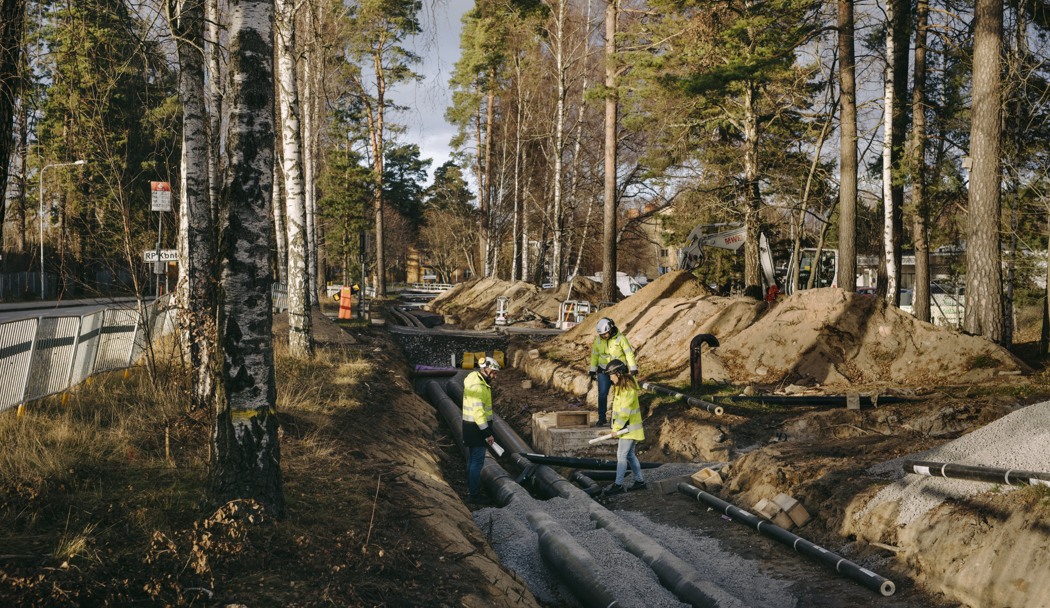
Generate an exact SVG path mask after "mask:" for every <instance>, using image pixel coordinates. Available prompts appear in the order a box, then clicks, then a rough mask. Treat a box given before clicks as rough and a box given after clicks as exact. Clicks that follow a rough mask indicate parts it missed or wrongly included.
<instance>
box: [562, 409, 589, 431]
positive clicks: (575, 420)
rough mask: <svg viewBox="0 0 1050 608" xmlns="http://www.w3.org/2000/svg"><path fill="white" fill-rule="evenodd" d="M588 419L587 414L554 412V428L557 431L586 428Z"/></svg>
mask: <svg viewBox="0 0 1050 608" xmlns="http://www.w3.org/2000/svg"><path fill="white" fill-rule="evenodd" d="M589 419H590V413H589V412H555V413H554V426H556V427H557V428H559V429H567V428H572V427H577V426H587V425H588V421H589Z"/></svg>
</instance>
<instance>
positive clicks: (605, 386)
mask: <svg viewBox="0 0 1050 608" xmlns="http://www.w3.org/2000/svg"><path fill="white" fill-rule="evenodd" d="M596 329H597V331H598V337H596V338H595V339H594V344H593V345H591V367H590V375H591V380H595V379H597V380H598V422H597V423H595V426H605V425H607V424H608V421H607V419H606V417H605V412H606V410H607V409H608V404H609V389H610V388H611V387H612V384H613V383H612V380H610V379H609V375H608V366H609V364H610V363H611V362H612V361H613V360H618V361H620V363H622V364H624V366H625V367H624V371H630V373H631V375H632V376H636V375H638V363H637V362H636V361H635V358H634V349H633V348H631V343H630V342H628V341H627V336H625V335H623V334H622V333H620V331H619V330H618V329H617V328H616V323H613V320H612V319H610V318H609V317H603V318H601V319H598V325H597V327H596Z"/></svg>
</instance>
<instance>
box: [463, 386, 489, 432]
mask: <svg viewBox="0 0 1050 608" xmlns="http://www.w3.org/2000/svg"><path fill="white" fill-rule="evenodd" d="M491 421H492V388H491V387H490V386H489V383H488V382H487V381H486V380H485V377H484V376H482V375H481V372H476V371H475V372H470V373H469V374H467V377H466V378H465V379H464V380H463V422H473V423H474V424H476V425H478V428H479V429H481V430H482V431H484V430H485V429H487V428H488V426H489V422H491Z"/></svg>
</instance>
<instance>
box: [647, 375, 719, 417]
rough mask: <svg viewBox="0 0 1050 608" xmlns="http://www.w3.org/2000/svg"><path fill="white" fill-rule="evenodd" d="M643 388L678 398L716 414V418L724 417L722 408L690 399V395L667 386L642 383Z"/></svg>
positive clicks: (693, 398)
mask: <svg viewBox="0 0 1050 608" xmlns="http://www.w3.org/2000/svg"><path fill="white" fill-rule="evenodd" d="M642 388H644V389H646V390H649V391H653V392H655V393H663V394H664V395H670V396H672V397H677V398H678V399H681V400H684V401H685V402H686V403H688V404H689V405H691V406H693V407H698V408H701V409H703V410H705V411H708V412H710V413H712V414H714V415H715V416H721V415H722V406H720V405H715V404H714V403H710V402H708V401H704V400H702V399H697V398H696V397H690V396H689V395H683V394H682V393H679V392H678V391H676V390H672V389H670V388H667V387H666V386H661V385H659V384H653V383H652V382H642Z"/></svg>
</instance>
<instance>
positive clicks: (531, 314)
mask: <svg viewBox="0 0 1050 608" xmlns="http://www.w3.org/2000/svg"><path fill="white" fill-rule="evenodd" d="M600 294H601V283H596V282H594V281H592V280H590V279H588V278H586V277H577V278H576V279H573V280H572V282H570V283H562V284H561V285H560V286H558V289H540V288H539V287H536V286H535V285H533V284H532V283H527V282H525V281H503V280H501V279H497V278H493V277H487V278H476V279H471V280H470V281H467V282H465V283H460V284H459V285H456V286H455V287H453V288H452V289H450V290H448V291H446V292H444V293H442V294H441V295H439V296H438V297H436V298H434V299H433V300H432V301H431V302H430V303H429V304H427V306H426V307H425V309H426V310H428V311H431V312H435V313H439V314H441V315H444V316H445V320H446V322H447V323H450V324H453V325H459V326H460V327H462V328H464V329H491V328H492V326H493V324H494V323H495V320H496V301H497V299H499V298H500V297H501V296H502V297H506V298H507V300H508V302H507V317H508V324H509V325H517V326H523V327H547V326H549V325H551V324H553V323H554V322H556V321H557V319H558V314H559V310H560V307H561V303H562V302H563V301H565V300H566V299H572V300H586V301H588V302H591V303H597V302H598V299H599V298H600Z"/></svg>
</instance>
